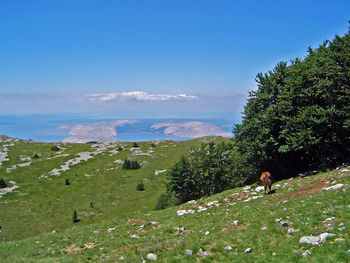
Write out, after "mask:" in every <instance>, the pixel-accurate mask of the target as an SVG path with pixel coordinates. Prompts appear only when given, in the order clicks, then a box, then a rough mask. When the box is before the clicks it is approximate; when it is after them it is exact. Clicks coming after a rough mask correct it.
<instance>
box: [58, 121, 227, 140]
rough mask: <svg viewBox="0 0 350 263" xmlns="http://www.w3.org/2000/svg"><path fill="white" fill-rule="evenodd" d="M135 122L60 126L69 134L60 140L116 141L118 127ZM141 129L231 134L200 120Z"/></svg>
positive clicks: (189, 134) (192, 134)
mask: <svg viewBox="0 0 350 263" xmlns="http://www.w3.org/2000/svg"><path fill="white" fill-rule="evenodd" d="M136 123H140V121H135V120H115V121H109V122H93V123H88V124H74V125H68V126H60V127H59V129H60V130H62V131H63V132H64V133H66V134H69V135H70V137H68V138H66V139H64V140H63V141H62V142H71V143H86V142H90V141H96V142H116V141H118V138H117V135H118V129H117V128H118V127H123V126H126V125H130V126H132V125H134V124H136ZM143 129H144V130H147V131H148V132H149V133H158V134H164V135H172V136H176V137H184V138H198V137H203V136H210V135H212V136H222V137H231V136H232V133H229V132H226V131H224V130H222V129H221V128H220V127H218V126H216V125H213V124H211V123H208V122H201V121H185V122H162V123H155V124H153V125H151V126H150V127H149V126H147V124H145V127H143ZM135 130H137V128H135ZM136 132H137V131H136Z"/></svg>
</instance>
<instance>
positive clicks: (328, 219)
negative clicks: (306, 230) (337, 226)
mask: <svg viewBox="0 0 350 263" xmlns="http://www.w3.org/2000/svg"><path fill="white" fill-rule="evenodd" d="M332 220H335V217H334V216H333V217H329V218H327V219H325V220H324V221H323V222H329V221H332Z"/></svg>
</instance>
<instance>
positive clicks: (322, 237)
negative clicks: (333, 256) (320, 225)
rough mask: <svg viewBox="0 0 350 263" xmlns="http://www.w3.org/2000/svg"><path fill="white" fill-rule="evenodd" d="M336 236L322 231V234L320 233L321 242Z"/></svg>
mask: <svg viewBox="0 0 350 263" xmlns="http://www.w3.org/2000/svg"><path fill="white" fill-rule="evenodd" d="M334 236H335V234H330V233H322V234H321V235H320V239H321V243H324V242H326V239H327V238H328V237H334Z"/></svg>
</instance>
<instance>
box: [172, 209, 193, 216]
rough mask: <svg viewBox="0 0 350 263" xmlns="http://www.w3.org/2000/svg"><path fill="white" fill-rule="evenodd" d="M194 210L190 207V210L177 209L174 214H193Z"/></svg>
mask: <svg viewBox="0 0 350 263" xmlns="http://www.w3.org/2000/svg"><path fill="white" fill-rule="evenodd" d="M195 212H196V211H194V210H192V209H190V210H178V211H176V214H177V215H178V216H183V215H187V214H194V213H195Z"/></svg>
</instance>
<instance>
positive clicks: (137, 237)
mask: <svg viewBox="0 0 350 263" xmlns="http://www.w3.org/2000/svg"><path fill="white" fill-rule="evenodd" d="M130 237H131V238H134V239H139V238H140V237H139V236H138V235H131V236H130Z"/></svg>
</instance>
